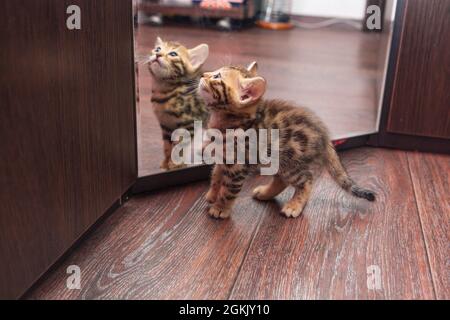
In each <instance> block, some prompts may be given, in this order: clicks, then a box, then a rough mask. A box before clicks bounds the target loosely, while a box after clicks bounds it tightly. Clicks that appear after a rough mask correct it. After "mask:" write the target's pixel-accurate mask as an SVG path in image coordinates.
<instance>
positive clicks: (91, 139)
mask: <svg viewBox="0 0 450 320" xmlns="http://www.w3.org/2000/svg"><path fill="white" fill-rule="evenodd" d="M75 3H76V4H78V5H79V6H80V7H81V8H82V29H81V30H78V31H69V30H67V28H66V18H67V15H66V8H67V6H69V5H70V4H75ZM127 12H128V13H129V15H127ZM0 16H1V17H0V42H1V44H2V49H1V50H0V66H1V72H0V83H1V85H0V99H1V108H0V136H1V140H2V151H1V153H0V179H1V180H0V181H1V185H0V187H1V193H0V201H1V203H2V206H3V207H2V209H1V214H0V260H1V261H2V263H1V264H0V298H16V297H18V296H20V295H21V294H23V292H24V291H25V290H26V289H27V288H28V287H29V286H30V285H31V284H32V283H33V282H34V281H35V280H37V279H38V277H39V276H41V275H42V273H43V272H45V271H46V270H47V268H48V267H49V266H50V265H51V264H53V263H54V262H55V261H56V260H57V259H58V258H59V257H60V255H61V254H63V253H64V252H65V250H67V249H68V248H69V247H70V246H71V244H72V243H74V241H75V240H76V239H77V238H78V237H80V236H81V235H82V234H83V233H84V232H85V231H86V230H87V229H88V228H89V227H90V226H91V225H92V224H93V223H94V222H95V221H96V220H97V219H98V218H99V217H100V216H101V215H102V214H103V213H105V211H106V210H107V209H108V208H109V207H110V206H111V205H112V204H113V203H114V202H115V201H116V200H118V199H119V198H120V196H121V195H122V194H123V193H124V192H125V191H126V190H127V189H128V188H129V187H130V185H131V184H132V183H133V182H134V180H135V178H136V162H137V161H136V142H135V141H136V139H135V121H134V102H133V99H134V92H133V69H132V44H133V42H132V17H131V3H129V2H127V1H122V0H96V1H89V0H77V1H61V0H42V1H34V2H33V1H25V0H18V1H16V0H5V1H1V3H0Z"/></svg>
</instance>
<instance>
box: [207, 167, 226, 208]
mask: <svg viewBox="0 0 450 320" xmlns="http://www.w3.org/2000/svg"><path fill="white" fill-rule="evenodd" d="M221 185H222V170H221V168H220V166H218V165H215V166H214V169H213V171H212V174H211V185H210V188H209V191H208V193H207V194H206V201H208V202H209V203H211V204H213V203H215V202H216V200H217V196H218V195H219V191H220V186H221Z"/></svg>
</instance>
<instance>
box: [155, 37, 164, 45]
mask: <svg viewBox="0 0 450 320" xmlns="http://www.w3.org/2000/svg"><path fill="white" fill-rule="evenodd" d="M163 43H164V41H162V39H161V38H160V37H157V38H156V42H155V47H158V46H161V45H162V44H163Z"/></svg>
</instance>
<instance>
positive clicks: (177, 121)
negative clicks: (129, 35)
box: [148, 37, 209, 170]
mask: <svg viewBox="0 0 450 320" xmlns="http://www.w3.org/2000/svg"><path fill="white" fill-rule="evenodd" d="M208 55H209V48H208V45H206V44H201V45H199V46H197V47H195V48H193V49H187V48H185V47H184V46H182V45H181V44H179V43H176V42H165V41H163V40H161V38H159V37H158V39H157V40H156V44H155V48H154V49H153V51H152V56H151V57H150V60H149V63H148V68H149V71H150V73H151V75H152V76H153V79H154V81H153V88H152V104H153V109H154V112H155V114H156V117H157V118H158V121H159V124H160V126H161V130H162V137H163V141H164V160H163V162H162V163H161V168H162V169H166V170H170V169H174V168H176V167H177V166H176V165H175V164H174V163H173V162H172V161H171V152H172V148H173V146H174V144H173V143H172V142H171V135H172V132H173V131H174V130H176V129H178V128H184V129H187V130H189V131H190V132H191V133H192V134H193V133H194V132H193V131H194V121H196V120H199V121H204V122H205V121H206V120H207V116H208V113H207V110H206V108H205V104H204V102H203V100H202V99H199V97H198V95H197V90H196V88H197V85H198V81H199V79H200V76H201V73H202V72H201V67H202V65H203V64H204V63H205V61H206V59H207V58H208Z"/></svg>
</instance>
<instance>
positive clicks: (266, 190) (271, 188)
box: [253, 175, 286, 201]
mask: <svg viewBox="0 0 450 320" xmlns="http://www.w3.org/2000/svg"><path fill="white" fill-rule="evenodd" d="M284 189H286V184H285V183H284V181H283V180H282V179H281V178H280V177H279V176H278V175H276V176H273V177H272V181H271V182H270V183H269V184H267V185H265V186H259V187H256V188H255V189H254V190H253V197H254V198H255V199H258V200H261V201H268V200H272V199H273V198H275V197H276V196H277V195H279V194H280V193H281V192H283V190H284Z"/></svg>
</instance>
